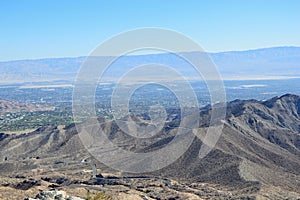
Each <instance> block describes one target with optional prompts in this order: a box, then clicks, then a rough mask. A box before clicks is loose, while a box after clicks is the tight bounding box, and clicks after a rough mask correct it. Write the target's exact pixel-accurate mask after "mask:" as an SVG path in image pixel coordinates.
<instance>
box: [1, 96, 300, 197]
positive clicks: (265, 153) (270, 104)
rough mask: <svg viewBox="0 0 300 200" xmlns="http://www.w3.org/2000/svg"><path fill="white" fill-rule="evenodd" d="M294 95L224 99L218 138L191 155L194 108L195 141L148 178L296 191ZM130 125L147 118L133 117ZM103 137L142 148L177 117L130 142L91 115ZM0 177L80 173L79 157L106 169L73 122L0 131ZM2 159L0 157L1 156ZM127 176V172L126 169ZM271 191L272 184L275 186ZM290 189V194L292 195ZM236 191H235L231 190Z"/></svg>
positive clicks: (204, 115)
mask: <svg viewBox="0 0 300 200" xmlns="http://www.w3.org/2000/svg"><path fill="white" fill-rule="evenodd" d="M299 111H300V97H299V96H296V95H290V94H288V95H284V96H281V97H274V98H272V99H270V100H267V101H256V100H249V101H241V100H236V101H233V102H230V103H228V107H227V117H226V121H225V122H224V129H223V134H222V135H221V138H220V139H219V141H218V143H217V145H216V146H215V148H214V149H213V150H212V151H211V152H210V153H209V154H208V155H207V156H206V157H205V158H203V159H200V158H199V156H198V154H199V150H200V148H201V145H202V138H203V135H204V134H205V131H206V129H207V125H208V120H209V115H210V107H209V106H208V107H206V108H205V109H203V110H201V121H200V124H199V127H198V128H197V129H195V130H193V132H194V133H195V134H196V136H197V137H196V138H195V140H194V141H193V143H192V145H191V146H190V147H189V149H188V151H186V152H185V153H184V155H182V156H181V157H180V158H179V159H178V160H177V161H176V162H175V163H173V164H172V165H169V166H168V167H165V168H163V169H161V170H159V171H156V172H153V173H150V174H147V175H149V176H159V177H168V178H171V179H173V180H178V181H179V182H182V181H183V182H184V181H188V182H189V183H193V182H194V183H197V182H206V183H211V184H218V185H221V186H224V187H225V186H226V187H227V188H231V189H232V191H233V190H235V191H237V190H238V191H240V194H241V193H243V194H247V195H248V196H249V195H250V196H253V195H256V196H257V195H258V196H259V195H263V194H262V193H263V192H265V191H269V192H270V194H271V193H272V195H275V196H276V195H279V196H280V195H281V196H282V195H283V196H284V194H293V195H296V196H297V195H299V196H300V194H297V192H299V189H300V130H299V127H300V112H299ZM134 120H135V121H136V122H139V123H147V121H145V120H141V119H139V118H137V117H135V118H134ZM99 121H100V122H101V124H102V127H103V128H104V129H105V130H107V132H108V138H109V139H110V140H111V141H113V142H114V143H115V144H117V145H118V146H120V147H122V148H124V149H126V150H130V151H134V152H148V151H153V150H155V149H158V148H161V147H163V146H165V145H167V144H168V143H169V142H170V141H171V140H172V139H173V137H174V136H175V134H176V129H177V126H178V121H177V119H176V120H173V121H170V122H168V123H167V124H166V126H165V128H164V129H163V130H161V132H160V133H159V134H157V135H156V136H154V137H152V138H149V139H135V138H134V137H132V136H130V135H127V134H125V133H124V132H123V131H122V130H121V129H120V127H118V125H117V124H116V123H115V122H112V121H108V120H106V119H99ZM0 155H1V157H2V158H4V159H3V161H0V169H1V170H0V174H1V175H2V176H11V175H13V174H15V173H16V172H17V173H19V174H25V175H30V174H31V173H32V172H33V171H36V170H37V169H42V171H41V172H40V173H38V174H40V175H47V176H49V174H53V173H54V174H56V173H63V174H65V175H67V174H69V176H70V175H71V174H73V175H72V176H74V173H75V172H76V174H77V175H78V176H79V175H80V174H81V176H82V175H83V174H84V173H83V171H84V170H87V169H90V168H91V167H90V166H89V165H86V164H82V162H81V161H82V160H83V159H84V160H89V162H90V163H97V166H98V167H99V168H100V169H101V170H102V172H113V173H116V172H115V171H114V170H111V169H109V168H108V167H106V166H105V165H103V164H101V163H100V162H98V161H96V160H94V159H93V158H91V156H90V155H89V153H88V152H87V150H86V149H85V147H84V146H83V145H82V144H81V141H80V139H79V136H78V133H77V131H76V128H75V126H70V127H65V128H62V127H60V126H59V127H44V128H40V129H38V130H36V131H34V132H31V133H27V134H21V135H6V134H1V135H0ZM5 158H6V159H5ZM127 175H128V174H127ZM276 188H277V189H276ZM293 192H294V193H293ZM235 194H237V193H235Z"/></svg>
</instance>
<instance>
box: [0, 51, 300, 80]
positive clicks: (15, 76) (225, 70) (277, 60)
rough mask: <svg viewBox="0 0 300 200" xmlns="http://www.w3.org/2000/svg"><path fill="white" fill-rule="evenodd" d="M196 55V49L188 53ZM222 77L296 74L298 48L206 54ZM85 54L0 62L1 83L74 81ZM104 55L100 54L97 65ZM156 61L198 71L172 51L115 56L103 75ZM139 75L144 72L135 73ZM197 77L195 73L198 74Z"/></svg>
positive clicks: (189, 74)
mask: <svg viewBox="0 0 300 200" xmlns="http://www.w3.org/2000/svg"><path fill="white" fill-rule="evenodd" d="M186 54H188V55H189V57H191V56H199V54H195V52H187V53H186ZM207 56H209V57H210V58H211V59H212V61H213V62H214V63H215V64H216V66H217V68H218V70H219V71H220V73H221V75H222V76H223V77H224V78H229V79H232V78H239V79H241V78H243V77H252V78H253V77H274V76H280V77H295V76H296V77H299V75H300V74H299V70H298V69H299V61H300V47H272V48H263V49H255V50H248V51H230V52H219V53H207ZM86 59H87V57H84V56H83V57H77V58H45V59H36V60H16V61H6V62H0V78H1V81H0V83H1V84H8V83H24V82H43V81H46V82H49V81H59V80H64V81H74V80H75V78H76V75H77V73H78V72H79V70H80V67H81V66H82V64H83V63H84V62H85V60H86ZM105 59H106V57H99V58H98V60H97V62H96V65H95V66H97V65H99V63H100V64H101V62H102V61H103V60H105ZM149 63H159V64H162V65H167V66H171V67H172V68H174V69H176V70H177V71H179V72H180V73H181V74H182V75H183V76H185V77H186V78H193V77H194V76H195V74H197V73H196V72H195V71H194V70H193V67H192V66H191V65H190V64H188V63H187V62H183V60H181V59H179V58H178V57H177V56H176V55H174V54H171V53H161V54H149V55H130V56H122V57H120V58H118V59H117V60H116V61H115V62H114V63H113V64H112V65H111V66H110V67H109V70H108V71H107V72H106V74H105V78H104V81H115V80H116V78H119V77H121V76H122V75H123V74H124V73H125V72H127V71H128V69H132V68H133V67H136V66H140V65H144V64H149ZM136 75H137V77H142V76H143V75H144V74H136ZM197 76H198V75H197Z"/></svg>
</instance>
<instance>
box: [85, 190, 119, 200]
mask: <svg viewBox="0 0 300 200" xmlns="http://www.w3.org/2000/svg"><path fill="white" fill-rule="evenodd" d="M112 199H113V197H112V195H109V194H106V193H105V192H96V193H91V192H90V191H88V193H87V198H86V200H112Z"/></svg>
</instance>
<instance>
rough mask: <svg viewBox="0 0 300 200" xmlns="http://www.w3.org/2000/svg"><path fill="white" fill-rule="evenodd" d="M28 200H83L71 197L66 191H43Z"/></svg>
mask: <svg viewBox="0 0 300 200" xmlns="http://www.w3.org/2000/svg"><path fill="white" fill-rule="evenodd" d="M26 200H83V199H82V198H79V197H71V196H68V195H67V194H66V192H64V191H57V190H52V191H42V192H40V193H39V194H38V195H36V197H35V198H34V199H33V198H27V199H26Z"/></svg>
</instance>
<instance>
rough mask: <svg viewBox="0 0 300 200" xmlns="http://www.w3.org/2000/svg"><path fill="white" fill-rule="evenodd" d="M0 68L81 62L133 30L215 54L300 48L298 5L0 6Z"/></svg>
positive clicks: (46, 2)
mask: <svg viewBox="0 0 300 200" xmlns="http://www.w3.org/2000/svg"><path fill="white" fill-rule="evenodd" d="M0 25H1V29H0V60H1V61H4V60H14V59H32V58H43V57H73V56H83V55H88V54H89V52H90V51H91V50H92V49H93V48H95V47H96V46H97V45H98V44H99V43H101V42H102V41H104V40H105V39H107V38H109V37H110V36H112V35H115V34H117V33H119V32H121V31H126V30H130V29H134V28H138V27H162V28H168V29H173V30H177V31H179V32H181V33H184V34H186V35H187V36H189V37H191V38H193V39H194V40H195V41H197V42H198V43H199V44H200V45H201V46H202V47H203V48H204V49H205V50H207V51H212V52H218V51H228V50H244V49H254V48H260V47H271V46H300V0H281V1H276V0H268V1H267V0H235V1H233V0H202V1H201V0H194V1H192V0H189V1H188V0H187V1H183V0H180V1H179V0H178V1H176V0H137V1H134V0H127V1H125V0H119V1H114V0H102V1H101V0H95V1H91V0H86V1H83V0H82V1H75V0H72V1H71V0H70V1H68V0H24V1H23V0H19V1H17V0H2V1H0Z"/></svg>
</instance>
